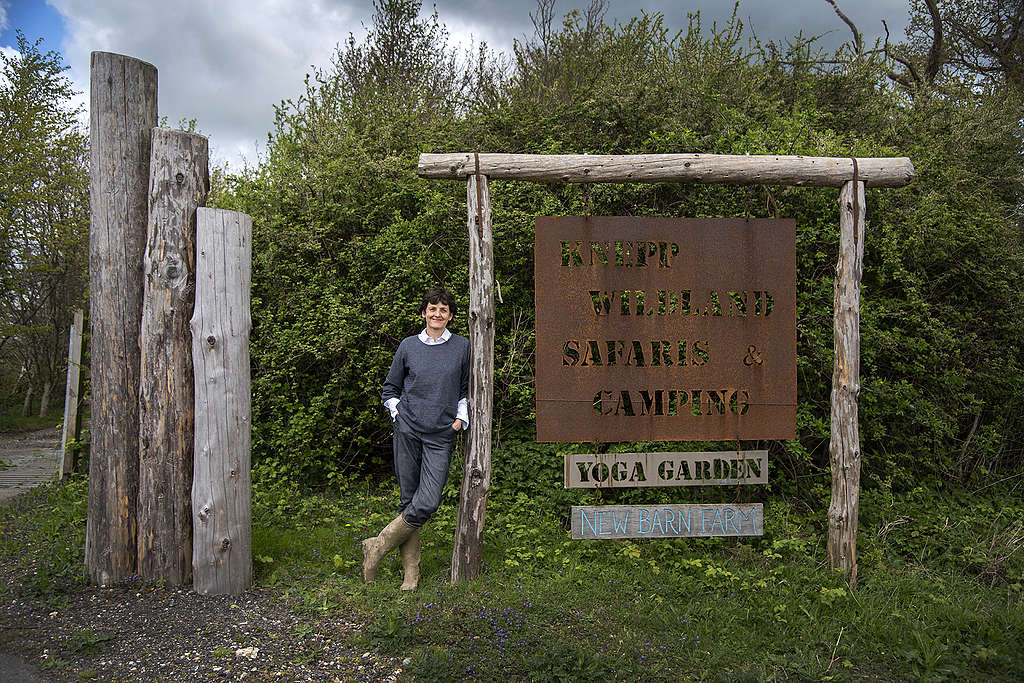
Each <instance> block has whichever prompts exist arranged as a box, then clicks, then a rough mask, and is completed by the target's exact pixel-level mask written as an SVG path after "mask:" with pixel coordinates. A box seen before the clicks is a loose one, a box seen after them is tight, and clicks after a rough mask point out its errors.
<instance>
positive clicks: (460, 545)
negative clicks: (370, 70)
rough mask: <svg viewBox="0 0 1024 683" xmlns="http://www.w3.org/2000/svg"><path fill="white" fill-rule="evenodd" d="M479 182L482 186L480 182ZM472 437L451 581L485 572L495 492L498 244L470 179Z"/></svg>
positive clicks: (487, 204) (484, 197)
mask: <svg viewBox="0 0 1024 683" xmlns="http://www.w3.org/2000/svg"><path fill="white" fill-rule="evenodd" d="M478 179H479V181H480V182H479V185H478V184H477V180H478ZM466 196H467V205H468V206H469V220H468V229H469V344H470V363H471V367H470V373H469V430H468V431H469V434H468V435H467V438H466V458H465V466H464V468H463V472H462V488H461V492H460V495H459V517H458V523H457V525H456V527H455V542H454V544H453V547H452V575H451V581H452V583H453V584H454V583H458V582H459V581H462V580H463V579H472V578H474V577H476V576H478V575H479V574H480V561H481V555H482V552H483V536H484V519H485V517H486V515H487V494H488V492H489V491H490V488H491V417H492V412H493V407H494V241H493V235H492V230H491V198H490V193H489V192H488V189H487V176H483V175H481V176H469V179H468V182H467V184H466Z"/></svg>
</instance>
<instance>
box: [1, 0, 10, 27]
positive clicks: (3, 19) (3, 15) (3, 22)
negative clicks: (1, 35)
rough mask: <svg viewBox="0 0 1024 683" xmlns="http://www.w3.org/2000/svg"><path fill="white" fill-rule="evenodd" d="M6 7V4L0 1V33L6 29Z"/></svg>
mask: <svg viewBox="0 0 1024 683" xmlns="http://www.w3.org/2000/svg"><path fill="white" fill-rule="evenodd" d="M7 7H8V3H6V2H3V0H0V31H3V30H5V29H6V28H7Z"/></svg>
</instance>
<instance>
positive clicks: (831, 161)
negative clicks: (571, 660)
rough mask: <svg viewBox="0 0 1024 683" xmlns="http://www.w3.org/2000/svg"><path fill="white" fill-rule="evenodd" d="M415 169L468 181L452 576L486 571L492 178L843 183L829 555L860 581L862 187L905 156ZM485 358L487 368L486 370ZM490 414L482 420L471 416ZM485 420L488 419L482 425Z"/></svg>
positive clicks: (507, 160) (894, 182)
mask: <svg viewBox="0 0 1024 683" xmlns="http://www.w3.org/2000/svg"><path fill="white" fill-rule="evenodd" d="M417 174H418V175H419V176H420V177H421V178H430V179H435V180H442V179H446V180H463V181H465V182H466V190H467V192H466V195H467V206H468V221H467V227H468V230H469V235H470V250H469V264H470V287H469V299H470V305H469V320H470V344H471V353H472V354H473V356H474V358H477V357H479V358H480V359H481V362H480V363H477V362H476V361H475V360H474V365H473V370H472V375H471V377H470V395H469V403H470V429H471V431H470V435H469V438H467V443H466V460H465V468H464V471H465V475H464V476H463V482H462V490H461V494H460V500H459V517H458V522H457V527H456V532H455V543H454V547H453V549H452V582H453V583H454V582H457V581H459V580H461V579H464V578H473V577H475V576H477V575H479V573H480V565H481V562H482V553H483V525H484V509H485V507H486V503H487V494H488V492H489V490H490V481H491V437H492V435H491V433H490V426H491V414H492V410H493V400H494V377H493V362H494V332H493V326H494V289H495V280H494V244H493V235H492V233H491V230H490V227H491V210H490V193H489V191H488V186H487V183H488V177H491V178H500V179H505V180H527V181H532V182H540V183H596V182H601V183H665V182H675V183H730V184H739V185H743V184H746V185H754V184H765V185H798V186H807V187H838V188H840V191H839V259H838V262H837V264H836V279H835V292H834V297H833V330H834V334H835V338H834V347H833V348H834V354H833V374H832V414H831V424H832V429H831V440H830V444H829V450H830V453H831V470H832V499H831V502H830V503H829V510H828V556H829V564H830V565H831V566H832V567H833V568H836V569H841V570H843V571H844V572H846V573H847V575H848V578H849V580H850V583H851V584H852V583H855V582H856V580H857V516H858V509H859V504H860V432H859V428H858V425H857V395H858V394H859V393H860V278H861V270H862V267H863V262H864V216H865V195H864V192H865V188H867V187H903V186H905V185H909V184H910V182H911V181H913V179H914V165H913V164H912V163H911V161H910V159H908V158H907V157H891V158H883V157H875V158H857V157H805V156H777V155H732V154H635V155H596V154H595V155H588V154H558V155H545V154H480V153H477V152H458V153H449V154H421V155H420V158H419V166H418V169H417ZM488 368H491V369H490V370H488ZM479 418H483V424H481V423H480V422H479V421H478V422H476V423H475V424H477V425H480V428H477V427H474V426H473V425H474V420H478V419H479ZM483 427H486V428H483Z"/></svg>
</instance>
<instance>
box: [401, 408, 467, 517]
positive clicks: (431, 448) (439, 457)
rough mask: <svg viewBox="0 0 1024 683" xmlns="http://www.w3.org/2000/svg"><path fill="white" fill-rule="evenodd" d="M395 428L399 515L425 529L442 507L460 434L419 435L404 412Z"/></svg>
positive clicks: (447, 430) (443, 432)
mask: <svg viewBox="0 0 1024 683" xmlns="http://www.w3.org/2000/svg"><path fill="white" fill-rule="evenodd" d="M394 427H395V433H394V437H393V438H392V445H393V449H394V453H395V477H396V478H397V479H398V488H399V490H400V491H401V497H400V499H399V502H398V512H399V514H401V515H402V517H403V518H404V519H405V521H406V522H408V523H409V525H410V526H414V527H421V526H423V525H424V524H426V522H427V520H428V519H430V516H431V515H432V514H434V512H435V511H437V507H438V506H439V505H440V504H441V492H442V491H444V485H445V483H446V482H447V481H448V463H449V462H450V461H451V457H452V450H453V448H454V447H455V434H456V432H455V430H453V429H445V430H442V431H441V432H435V433H432V434H424V433H422V432H417V431H416V430H415V429H413V428H412V427H411V426H410V425H409V423H408V422H406V421H405V418H403V417H402V414H401V413H399V414H398V417H397V418H395V422H394Z"/></svg>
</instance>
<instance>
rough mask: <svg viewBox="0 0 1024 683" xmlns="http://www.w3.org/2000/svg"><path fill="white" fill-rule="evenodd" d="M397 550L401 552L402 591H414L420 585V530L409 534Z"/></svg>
mask: <svg viewBox="0 0 1024 683" xmlns="http://www.w3.org/2000/svg"><path fill="white" fill-rule="evenodd" d="M399 550H401V552H402V570H403V571H404V572H405V579H404V580H403V581H402V590H404V591H414V590H416V589H417V588H419V585H420V530H419V529H416V530H415V531H413V532H412V533H411V534H409V537H408V538H406V539H405V542H404V543H402V545H401V547H400V548H399Z"/></svg>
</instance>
